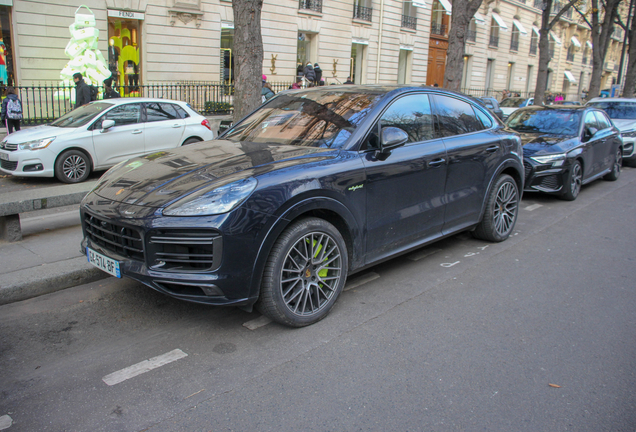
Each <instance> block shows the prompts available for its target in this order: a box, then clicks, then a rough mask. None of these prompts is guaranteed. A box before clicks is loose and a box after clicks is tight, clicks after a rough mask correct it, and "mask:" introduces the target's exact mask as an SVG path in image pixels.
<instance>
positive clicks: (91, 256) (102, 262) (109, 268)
mask: <svg viewBox="0 0 636 432" xmlns="http://www.w3.org/2000/svg"><path fill="white" fill-rule="evenodd" d="M86 258H88V262H89V263H91V264H93V265H94V266H95V267H97V268H98V269H101V270H104V271H105V272H106V273H108V274H111V275H113V276H115V277H118V278H120V277H121V272H120V271H119V261H115V260H114V259H111V258H108V257H107V256H105V255H102V254H100V253H98V252H95V251H94V250H92V249H90V248H86Z"/></svg>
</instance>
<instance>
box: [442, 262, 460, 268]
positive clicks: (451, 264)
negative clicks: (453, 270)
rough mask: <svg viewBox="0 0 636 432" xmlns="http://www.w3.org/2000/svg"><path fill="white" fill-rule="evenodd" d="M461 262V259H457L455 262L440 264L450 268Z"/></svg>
mask: <svg viewBox="0 0 636 432" xmlns="http://www.w3.org/2000/svg"><path fill="white" fill-rule="evenodd" d="M459 263H460V261H455V262H454V263H442V264H440V265H441V266H442V267H446V268H449V267H452V266H454V265H455V264H459Z"/></svg>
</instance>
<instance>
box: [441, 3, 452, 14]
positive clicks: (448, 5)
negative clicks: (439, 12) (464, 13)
mask: <svg viewBox="0 0 636 432" xmlns="http://www.w3.org/2000/svg"><path fill="white" fill-rule="evenodd" d="M438 1H439V4H441V5H442V7H443V8H444V10H445V11H446V15H450V14H452V13H453V5H452V4H451V3H450V2H449V1H448V0H438Z"/></svg>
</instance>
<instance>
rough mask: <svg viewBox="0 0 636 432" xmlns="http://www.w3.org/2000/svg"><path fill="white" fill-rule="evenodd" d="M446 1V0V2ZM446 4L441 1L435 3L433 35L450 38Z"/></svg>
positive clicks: (432, 17) (432, 13) (432, 25)
mask: <svg viewBox="0 0 636 432" xmlns="http://www.w3.org/2000/svg"><path fill="white" fill-rule="evenodd" d="M444 1H446V0H444ZM448 7H449V6H448V5H447V4H446V3H444V4H443V3H441V2H440V1H439V0H435V1H434V2H433V9H432V11H431V33H432V34H434V35H438V36H448V10H447V8H448Z"/></svg>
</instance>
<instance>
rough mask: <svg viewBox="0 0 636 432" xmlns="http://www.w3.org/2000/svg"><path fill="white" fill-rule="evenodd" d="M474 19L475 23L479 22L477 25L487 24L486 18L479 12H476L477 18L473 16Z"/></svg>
mask: <svg viewBox="0 0 636 432" xmlns="http://www.w3.org/2000/svg"><path fill="white" fill-rule="evenodd" d="M473 18H475V21H477V24H482V25H483V24H486V18H484V16H483V15H482V14H480V13H479V12H475V16H473Z"/></svg>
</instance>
